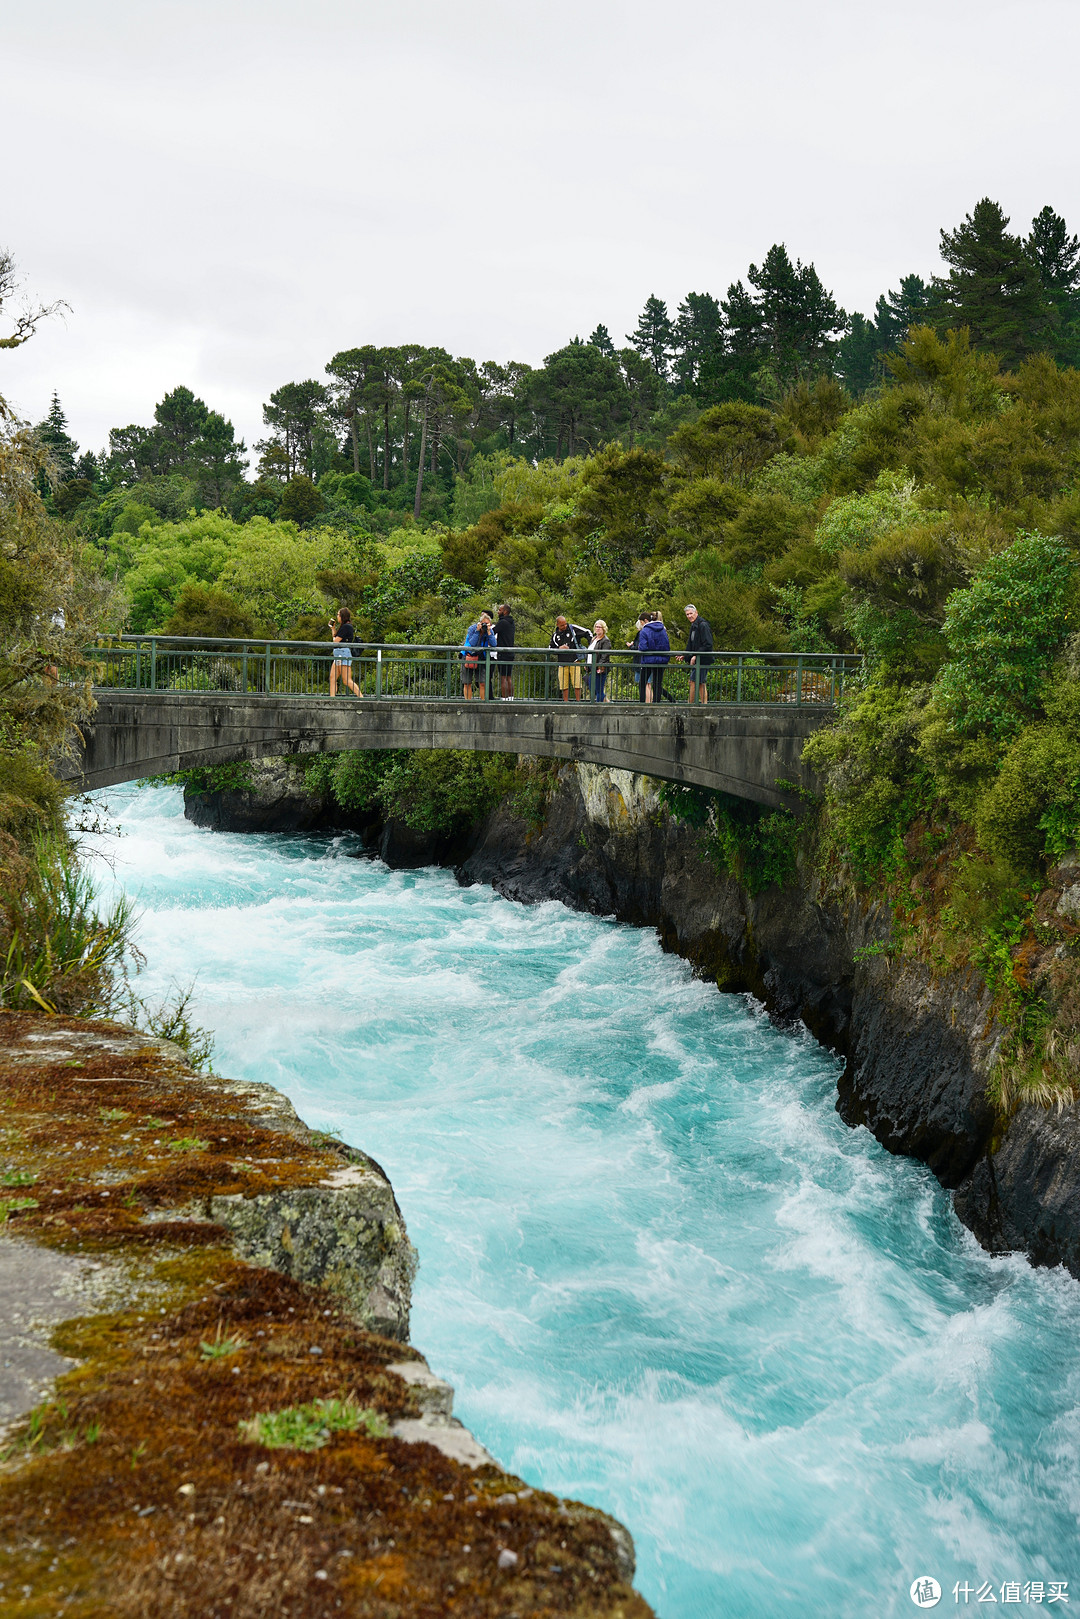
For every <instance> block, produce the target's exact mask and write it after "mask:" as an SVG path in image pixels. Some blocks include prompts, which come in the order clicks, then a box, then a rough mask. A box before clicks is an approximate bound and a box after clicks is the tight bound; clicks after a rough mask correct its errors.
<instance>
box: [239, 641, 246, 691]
mask: <svg viewBox="0 0 1080 1619" xmlns="http://www.w3.org/2000/svg"><path fill="white" fill-rule="evenodd" d="M240 678H241V680H242V682H243V684H242V686H241V687H240V690H241V691H243V692H245V693H246V691H247V642H246V641H245V642H244V657H243V672H242V674H241V677H240Z"/></svg>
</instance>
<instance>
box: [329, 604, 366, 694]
mask: <svg viewBox="0 0 1080 1619" xmlns="http://www.w3.org/2000/svg"><path fill="white" fill-rule="evenodd" d="M330 633H331V634H332V635H333V637H334V661H333V662H332V663H331V665H330V695H331V697H336V696H337V683H338V678H339V677H340V679H341V683H342V685H343V686H345V687H347V689H348V690H349V691H351V692H352V693H353V695H354V696H356V697H359V696H360V687H359V686H358V685H357V684H356V681H355V680H354V679H353V677H352V646H351V645H350V642H352V641H355V640H356V631H355V630H354V629H353V624H352V614H351V613H350V612H349V609H348V608H347V607H339V608H338V616H337V618H336V620H335V619H331V620H330Z"/></svg>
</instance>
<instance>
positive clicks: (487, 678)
mask: <svg viewBox="0 0 1080 1619" xmlns="http://www.w3.org/2000/svg"><path fill="white" fill-rule="evenodd" d="M484 696H485V697H490V696H491V648H490V647H489V646H486V647H485V648H484Z"/></svg>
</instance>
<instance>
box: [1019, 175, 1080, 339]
mask: <svg viewBox="0 0 1080 1619" xmlns="http://www.w3.org/2000/svg"><path fill="white" fill-rule="evenodd" d="M1024 247H1025V250H1026V252H1027V255H1028V258H1029V259H1031V261H1032V263H1033V264H1034V265H1035V266H1036V268H1037V270H1038V272H1039V279H1040V281H1041V282H1042V287H1043V292H1044V293H1045V294H1046V296H1047V298H1048V299H1049V301H1050V304H1051V306H1052V307H1053V310H1054V313H1055V315H1056V317H1057V321H1056V325H1057V330H1056V332H1055V334H1054V353H1055V356H1056V358H1057V360H1058V362H1059V363H1060V364H1062V365H1076V364H1077V363H1078V361H1080V237H1078V236H1070V235H1069V227H1068V226H1067V225H1066V223H1065V221H1064V219H1062V217H1061V215H1060V214H1056V213H1055V212H1054V210H1053V209H1052V208H1051V207H1050V206H1049V204H1047V206H1046V207H1045V208H1043V209H1042V210H1041V211H1040V212H1039V213H1038V214H1036V216H1035V218H1034V219H1033V220H1032V221H1031V232H1030V234H1029V236H1028V238H1027V241H1026V242H1025V243H1024Z"/></svg>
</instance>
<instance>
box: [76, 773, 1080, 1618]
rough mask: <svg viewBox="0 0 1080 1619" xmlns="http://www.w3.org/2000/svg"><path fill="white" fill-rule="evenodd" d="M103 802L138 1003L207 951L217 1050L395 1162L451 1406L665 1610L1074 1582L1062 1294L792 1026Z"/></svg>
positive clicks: (422, 894)
mask: <svg viewBox="0 0 1080 1619" xmlns="http://www.w3.org/2000/svg"><path fill="white" fill-rule="evenodd" d="M104 796H105V799H106V801H107V802H108V804H109V807H110V809H111V811H112V814H113V816H114V817H115V818H116V819H117V821H118V822H119V826H120V828H121V830H122V833H123V835H122V836H121V837H120V838H119V839H116V838H110V839H108V840H105V839H102V840H101V842H100V844H99V847H100V848H101V849H102V850H103V853H102V854H101V856H100V857H98V859H97V865H98V871H99V877H100V882H101V885H102V887H103V889H104V890H105V891H106V892H108V891H111V890H112V889H114V888H115V887H122V888H123V889H125V890H126V891H127V892H128V893H129V894H130V895H131V896H132V897H133V898H134V899H135V900H136V901H137V904H138V906H139V908H140V910H141V918H142V919H141V924H140V929H139V936H138V942H139V945H140V948H141V949H142V951H143V952H144V953H145V955H146V958H147V962H148V966H147V968H146V969H145V970H144V972H143V973H142V975H141V978H140V984H139V988H140V993H141V994H143V995H144V996H147V997H149V998H150V999H154V998H155V997H156V998H158V999H160V997H161V996H162V995H164V994H165V993H166V992H167V991H168V989H169V987H170V985H171V984H173V983H178V984H185V983H187V982H189V981H190V980H191V979H192V978H193V977H195V978H196V993H195V1002H196V1016H197V1018H198V1021H200V1022H202V1023H204V1024H206V1025H208V1026H210V1027H212V1029H213V1030H214V1032H215V1035H216V1040H217V1045H216V1051H215V1059H214V1062H215V1067H216V1068H217V1070H218V1071H219V1072H221V1073H223V1074H230V1075H234V1076H237V1077H241V1078H251V1079H260V1080H268V1081H270V1082H271V1083H272V1084H274V1085H276V1086H278V1087H279V1088H280V1089H281V1090H283V1091H285V1092H286V1093H287V1094H288V1095H289V1096H290V1097H291V1098H292V1100H293V1102H294V1103H295V1105H296V1107H297V1108H298V1110H299V1111H300V1113H301V1114H302V1115H303V1117H304V1118H305V1119H306V1120H307V1121H308V1122H309V1123H310V1124H313V1125H316V1126H322V1127H332V1128H335V1129H338V1130H340V1131H341V1132H342V1134H343V1135H344V1137H345V1138H346V1140H348V1141H350V1142H354V1143H356V1144H357V1145H358V1146H361V1147H363V1148H364V1149H365V1150H367V1151H368V1152H370V1153H371V1154H372V1155H373V1156H374V1157H375V1158H377V1159H378V1160H379V1162H380V1163H381V1164H382V1165H383V1166H384V1168H385V1169H386V1171H387V1173H388V1174H389V1175H390V1177H391V1179H392V1181H393V1183H394V1187H395V1189H396V1192H397V1196H398V1200H399V1202H400V1203H401V1206H402V1210H403V1212H404V1214H405V1218H406V1221H407V1223H408V1227H409V1232H410V1235H411V1236H412V1239H413V1241H414V1242H415V1244H416V1246H417V1248H418V1250H419V1253H420V1272H419V1276H418V1280H417V1285H416V1292H415V1304H414V1310H413V1338H414V1341H415V1342H416V1344H417V1345H418V1346H419V1347H420V1348H421V1349H422V1350H423V1351H424V1353H425V1354H426V1355H427V1356H428V1358H429V1360H430V1361H431V1363H432V1365H433V1366H434V1367H435V1369H436V1370H437V1371H439V1372H440V1373H441V1374H443V1375H444V1376H446V1377H447V1378H449V1379H450V1381H451V1382H452V1383H454V1385H455V1386H456V1388H457V1410H458V1413H459V1415H460V1416H461V1417H462V1418H463V1420H464V1421H465V1422H466V1423H467V1424H468V1425H469V1426H470V1427H471V1428H472V1429H473V1430H474V1431H475V1433H476V1434H477V1435H478V1437H479V1438H480V1439H481V1440H482V1441H483V1443H484V1444H485V1445H487V1446H488V1448H489V1449H490V1450H491V1451H492V1452H493V1453H494V1455H496V1456H497V1457H498V1458H499V1460H500V1461H501V1462H502V1463H503V1464H504V1465H505V1466H507V1467H508V1468H510V1469H512V1470H513V1471H515V1472H518V1473H520V1474H522V1475H523V1476H524V1477H525V1478H527V1479H528V1480H530V1481H531V1482H532V1483H534V1484H537V1485H542V1486H544V1487H545V1488H548V1489H551V1490H554V1491H557V1492H559V1493H560V1494H562V1495H568V1496H574V1497H578V1498H582V1499H584V1500H587V1501H591V1502H593V1503H595V1504H597V1505H600V1506H603V1507H605V1508H606V1509H608V1510H609V1511H611V1512H612V1513H614V1514H615V1515H616V1516H617V1517H619V1518H621V1519H622V1521H623V1522H624V1523H626V1524H627V1526H628V1527H629V1528H630V1529H631V1531H632V1533H633V1535H634V1539H635V1542H636V1545H637V1551H638V1574H637V1584H638V1587H639V1589H640V1590H641V1591H642V1592H643V1594H644V1595H645V1596H646V1597H647V1598H648V1599H649V1601H650V1602H652V1603H653V1605H654V1606H655V1608H656V1610H657V1612H658V1614H660V1615H661V1616H662V1619H719V1616H720V1615H724V1616H727V1619H750V1616H756V1615H770V1616H772V1615H783V1616H787V1615H799V1616H802V1615H807V1616H810V1615H819V1614H820V1615H836V1616H848V1615H850V1616H863V1615H886V1614H904V1613H912V1612H914V1611H916V1608H915V1607H913V1605H912V1598H911V1596H910V1595H909V1588H910V1586H911V1582H912V1581H913V1580H915V1579H916V1578H917V1577H919V1576H922V1575H929V1576H933V1577H934V1578H935V1579H936V1580H938V1581H939V1582H940V1584H941V1586H942V1588H943V1595H942V1598H941V1602H940V1607H939V1611H941V1612H945V1611H946V1610H948V1611H956V1609H957V1608H959V1607H969V1608H974V1607H975V1606H976V1605H978V1603H979V1601H980V1597H981V1601H982V1602H989V1601H990V1600H991V1597H990V1596H987V1595H986V1592H987V1591H989V1592H990V1593H991V1595H992V1598H993V1599H994V1602H995V1605H1001V1604H1008V1603H1011V1602H1012V1599H1013V1596H1014V1589H1015V1594H1016V1597H1017V1601H1018V1603H1019V1605H1021V1606H1025V1607H1027V1606H1028V1605H1029V1604H1034V1605H1040V1606H1043V1605H1047V1604H1048V1600H1049V1595H1050V1593H1051V1590H1052V1586H1051V1582H1064V1581H1068V1582H1069V1586H1068V1590H1067V1595H1068V1596H1069V1597H1071V1598H1072V1602H1073V1603H1074V1604H1077V1603H1080V1557H1078V1555H1077V1553H1078V1544H1080V1537H1078V1515H1080V1284H1077V1283H1076V1282H1074V1281H1072V1280H1071V1279H1070V1278H1069V1277H1068V1276H1067V1275H1064V1274H1063V1273H1061V1272H1049V1271H1036V1270H1033V1269H1032V1268H1031V1267H1030V1266H1029V1265H1028V1264H1027V1262H1026V1261H1025V1260H1024V1259H1022V1258H1020V1257H1019V1256H1011V1257H1007V1258H996V1259H995V1258H990V1257H989V1256H987V1255H986V1254H984V1253H983V1252H982V1251H981V1249H980V1248H979V1247H978V1246H977V1244H976V1243H975V1241H974V1239H973V1238H972V1237H971V1236H970V1235H969V1234H968V1233H967V1232H966V1231H964V1230H963V1228H962V1227H961V1226H960V1224H959V1222H958V1221H957V1219H956V1218H955V1216H954V1214H953V1213H952V1209H951V1207H950V1203H949V1200H948V1197H947V1196H946V1194H945V1193H944V1192H943V1191H942V1190H941V1188H940V1187H939V1186H938V1185H937V1183H936V1182H935V1180H934V1179H933V1177H932V1176H931V1175H930V1174H929V1172H928V1171H927V1170H925V1169H924V1168H923V1167H922V1166H921V1165H919V1164H916V1163H912V1162H909V1161H907V1160H905V1159H902V1158H893V1157H890V1156H889V1154H888V1153H886V1152H885V1151H884V1150H883V1149H882V1148H881V1147H879V1146H878V1145H877V1143H876V1142H875V1141H874V1140H873V1138H872V1137H871V1136H870V1135H869V1134H867V1132H866V1131H865V1130H854V1131H853V1130H848V1129H847V1128H846V1127H845V1126H844V1125H843V1124H842V1122H841V1121H840V1119H839V1117H838V1116H837V1113H836V1111H835V1107H834V1102H835V1089H836V1078H837V1072H838V1064H837V1061H836V1059H835V1058H834V1057H832V1056H831V1055H829V1054H828V1053H827V1052H825V1051H823V1050H822V1049H821V1048H820V1047H819V1046H818V1045H816V1044H815V1042H814V1041H813V1040H812V1039H811V1038H810V1037H809V1036H808V1035H807V1034H806V1033H804V1032H800V1031H790V1030H780V1029H777V1028H775V1027H773V1026H772V1025H771V1024H770V1023H769V1021H768V1020H767V1018H766V1017H765V1016H764V1015H763V1014H762V1012H761V1010H760V1009H759V1008H758V1007H757V1006H756V1005H755V1004H754V1003H753V1002H752V1001H750V1000H749V999H748V998H746V997H743V996H731V995H726V996H725V995H720V994H718V993H717V991H716V989H715V988H714V987H712V986H710V985H708V984H705V983H702V982H700V981H698V980H696V979H695V978H694V977H693V976H692V974H691V972H690V969H689V968H688V967H687V965H686V964H685V963H684V962H682V961H680V960H678V959H676V958H674V957H671V956H666V955H664V954H663V952H662V951H661V949H660V946H659V944H658V942H657V940H656V939H655V938H654V936H653V935H652V934H651V933H649V932H644V931H640V930H637V929H634V928H630V927H626V926H622V925H620V924H618V923H615V922H612V921H610V920H604V919H598V918H595V917H588V916H582V915H578V914H575V913H573V912H571V911H569V910H566V909H565V908H564V907H563V906H562V905H559V904H556V903H551V904H545V905H538V906H533V907H526V906H522V905H517V904H513V903H510V902H509V901H506V900H503V899H500V898H499V897H498V896H496V895H495V894H494V893H493V892H492V891H491V890H490V889H489V888H482V887H477V888H461V887H459V886H458V884H457V883H456V882H455V880H454V877H453V875H452V874H451V873H448V872H445V871H437V870H428V871H420V872H409V873H400V872H399V873H395V872H390V871H388V870H387V869H386V868H385V867H384V866H382V865H381V864H380V863H378V862H373V861H369V860H366V859H356V858H350V856H351V855H353V854H355V850H356V845H355V842H353V841H351V840H349V839H328V838H323V839H318V838H301V837H271V836H247V837H244V836H233V835H222V834H217V833H211V832H206V831H199V830H196V829H195V828H193V827H192V826H190V825H189V824H188V823H187V822H185V820H184V818H183V808H182V803H181V799H180V794H179V792H178V791H177V790H175V789H158V790H152V789H142V790H139V789H134V788H123V789H117V790H115V791H114V792H111V793H109V794H107V795H104ZM1014 1582H1015V1584H1014ZM1032 1582H1034V1583H1032ZM1039 1582H1042V1591H1040V1584H1039ZM1063 1594H1064V1593H1062V1591H1061V1589H1060V1585H1059V1588H1058V1590H1057V1592H1056V1595H1057V1596H1058V1597H1059V1598H1060V1597H1061V1596H1062V1595H1063ZM1040 1596H1042V1597H1043V1602H1042V1603H1039V1601H1038V1598H1039V1597H1040ZM982 1611H983V1612H985V1611H986V1608H985V1607H983V1608H982ZM1053 1611H1054V1612H1056V1613H1062V1614H1063V1613H1066V1612H1067V1611H1068V1608H1067V1606H1066V1605H1065V1603H1064V1602H1062V1603H1061V1605H1059V1606H1056V1607H1054V1609H1053Z"/></svg>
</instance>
